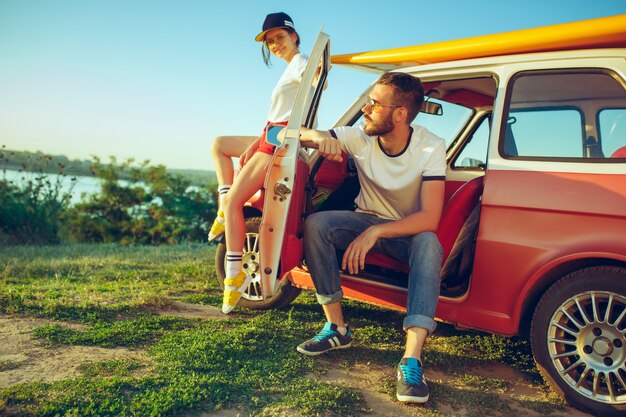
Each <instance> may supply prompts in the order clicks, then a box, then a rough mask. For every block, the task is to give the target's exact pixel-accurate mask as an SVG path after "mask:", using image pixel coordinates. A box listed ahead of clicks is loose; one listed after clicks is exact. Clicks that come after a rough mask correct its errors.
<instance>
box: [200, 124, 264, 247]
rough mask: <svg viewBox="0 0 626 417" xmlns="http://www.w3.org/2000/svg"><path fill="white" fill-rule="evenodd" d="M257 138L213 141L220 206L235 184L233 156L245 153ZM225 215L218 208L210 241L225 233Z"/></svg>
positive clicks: (229, 138) (234, 137) (245, 137)
mask: <svg viewBox="0 0 626 417" xmlns="http://www.w3.org/2000/svg"><path fill="white" fill-rule="evenodd" d="M256 140H257V138H256V137H255V136H218V137H216V138H215V140H214V141H213V149H212V153H213V161H214V163H215V173H216V174H217V193H218V198H219V200H218V208H221V207H222V205H223V200H224V196H225V195H226V194H228V192H229V191H230V188H231V187H232V184H233V178H234V176H235V170H234V167H233V158H237V157H239V156H240V155H241V154H243V153H244V152H245V151H246V150H247V149H248V148H249V147H250V145H251V144H253V143H254V142H255V141H256ZM224 223H225V221H224V215H223V213H222V211H221V210H218V212H217V217H216V218H215V220H214V221H213V225H212V226H211V230H210V232H209V242H211V241H213V240H215V239H217V238H218V237H220V236H222V234H223V233H224Z"/></svg>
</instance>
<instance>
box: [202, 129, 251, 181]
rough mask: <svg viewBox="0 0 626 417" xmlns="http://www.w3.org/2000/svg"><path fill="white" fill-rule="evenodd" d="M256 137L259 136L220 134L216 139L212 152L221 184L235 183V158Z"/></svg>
mask: <svg viewBox="0 0 626 417" xmlns="http://www.w3.org/2000/svg"><path fill="white" fill-rule="evenodd" d="M256 139H257V136H218V137H216V138H215V139H214V141H213V148H212V154H213V162H214V163H215V173H216V174H217V183H218V184H219V185H231V184H232V183H233V177H234V175H235V169H234V167H233V158H238V157H239V155H241V154H242V153H244V151H245V150H246V149H247V148H248V146H250V144H252V143H253V142H254V141H255V140H256Z"/></svg>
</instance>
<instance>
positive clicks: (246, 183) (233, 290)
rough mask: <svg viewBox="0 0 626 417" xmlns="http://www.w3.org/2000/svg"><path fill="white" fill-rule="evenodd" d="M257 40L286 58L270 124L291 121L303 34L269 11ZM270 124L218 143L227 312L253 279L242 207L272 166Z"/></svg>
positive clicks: (217, 225)
mask: <svg viewBox="0 0 626 417" xmlns="http://www.w3.org/2000/svg"><path fill="white" fill-rule="evenodd" d="M256 41H257V42H263V46H262V53H263V60H264V62H265V64H266V65H268V66H269V62H270V55H271V54H273V55H275V56H276V57H278V58H280V59H283V60H285V62H287V68H286V69H285V71H284V72H283V74H282V76H281V77H280V79H279V80H278V83H277V84H276V87H274V90H273V91H272V97H271V101H270V109H269V113H268V116H267V120H268V125H269V123H272V124H274V125H276V124H280V125H285V126H286V125H287V121H288V120H289V116H290V114H291V108H292V106H293V103H294V100H295V98H296V92H297V91H298V86H299V85H300V81H301V78H302V73H303V72H304V69H305V67H306V64H307V59H308V57H307V56H306V55H304V54H302V53H300V50H299V49H298V47H299V45H300V37H299V36H298V33H297V32H296V30H295V28H294V24H293V20H292V19H291V18H290V17H289V16H288V15H287V14H285V13H282V12H281V13H271V14H269V15H267V17H266V18H265V21H264V22H263V30H262V32H261V33H259V34H258V35H257V37H256ZM266 129H267V125H266V127H265V129H264V130H263V133H262V134H261V136H260V137H259V138H258V139H256V140H253V138H252V137H246V136H234V137H233V136H231V137H227V136H223V137H220V138H217V139H216V144H215V145H214V151H213V155H214V158H216V165H217V166H218V168H217V172H218V182H219V181H220V180H221V181H222V182H220V183H219V186H220V187H219V189H218V190H219V192H220V207H221V209H220V210H218V215H217V218H216V219H215V222H214V223H213V227H211V233H210V234H209V240H213V239H216V238H217V237H219V236H221V235H222V234H224V233H225V235H226V279H225V280H224V300H223V304H222V312H223V313H225V314H228V313H230V312H231V311H232V310H233V308H234V307H235V305H236V304H237V302H238V301H239V299H240V298H241V295H242V294H243V292H244V290H245V289H246V288H247V287H248V285H250V280H251V277H250V276H246V274H245V273H244V272H243V271H242V270H241V258H242V254H243V247H244V238H245V230H246V229H245V228H246V226H245V219H244V217H243V210H242V208H243V205H244V203H245V202H246V201H247V200H248V199H249V198H250V197H252V196H253V195H254V193H256V192H257V191H258V190H259V189H260V188H261V187H262V186H263V181H264V180H265V174H266V172H267V166H268V164H269V162H270V159H271V157H272V154H273V153H274V148H275V147H274V146H273V145H271V144H269V143H268V142H267V140H266V138H265V133H266ZM231 138H233V139H231ZM216 148H217V149H216ZM239 152H243V153H241V154H240V153H239ZM239 154H240V155H241V158H240V165H241V170H240V171H239V174H238V175H237V177H236V178H235V179H234V181H233V183H232V186H230V187H229V186H228V183H227V181H228V180H229V179H230V180H232V179H233V168H232V161H231V160H230V158H231V156H236V155H239ZM220 176H221V177H222V178H221V179H220Z"/></svg>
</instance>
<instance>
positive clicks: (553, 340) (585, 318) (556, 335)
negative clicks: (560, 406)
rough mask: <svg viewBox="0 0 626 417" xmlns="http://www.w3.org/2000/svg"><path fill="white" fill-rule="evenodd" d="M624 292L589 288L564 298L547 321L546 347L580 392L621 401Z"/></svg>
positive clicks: (624, 395)
mask: <svg viewBox="0 0 626 417" xmlns="http://www.w3.org/2000/svg"><path fill="white" fill-rule="evenodd" d="M625 345H626V298H625V297H623V296H621V295H619V294H617V293H614V292H607V291H588V292H584V293H580V294H577V295H575V296H574V297H572V298H570V299H568V300H566V301H565V302H564V303H563V304H561V306H560V307H559V308H558V309H557V311H556V312H555V313H554V315H553V316H552V319H551V320H550V325H549V327H548V352H549V354H550V358H551V360H552V363H553V364H554V367H555V368H556V370H557V371H558V372H559V375H560V376H561V378H563V380H564V381H565V382H567V383H568V384H569V385H570V386H571V387H572V388H573V389H575V390H576V391H577V392H578V393H579V394H581V395H583V396H585V397H588V398H591V399H593V400H595V401H598V402H602V403H607V404H625V403H626V364H625V362H626V346H625Z"/></svg>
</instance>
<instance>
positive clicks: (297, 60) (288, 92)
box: [267, 53, 309, 122]
mask: <svg viewBox="0 0 626 417" xmlns="http://www.w3.org/2000/svg"><path fill="white" fill-rule="evenodd" d="M308 60H309V57H308V56H306V55H305V54H302V53H299V54H297V55H295V56H294V57H293V58H292V59H291V62H289V65H287V68H285V71H284V72H283V75H281V77H280V79H279V80H278V83H277V84H276V87H274V90H273V91H272V98H271V99H270V110H269V112H268V114H267V120H268V121H269V122H285V121H287V120H289V116H290V115H291V109H292V108H293V103H294V101H295V99H296V93H297V92H298V87H299V86H300V81H302V73H303V72H304V69H305V68H306V63H307V61H308Z"/></svg>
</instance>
